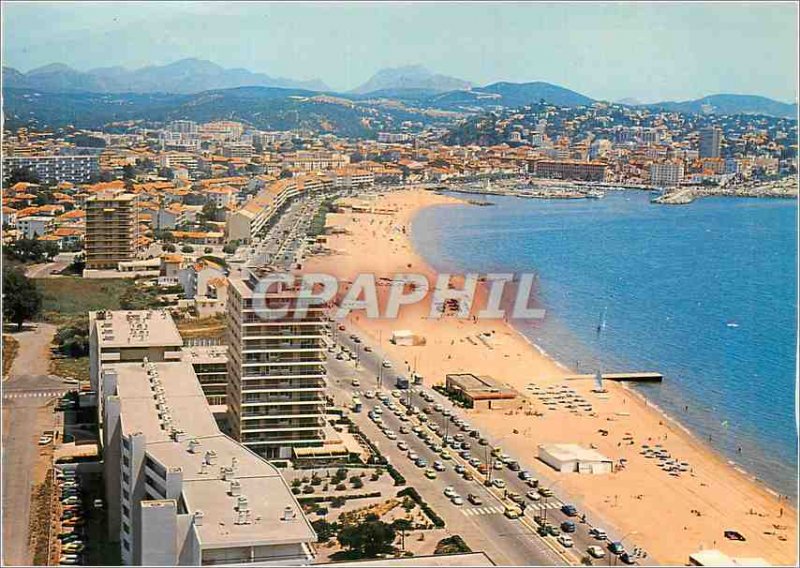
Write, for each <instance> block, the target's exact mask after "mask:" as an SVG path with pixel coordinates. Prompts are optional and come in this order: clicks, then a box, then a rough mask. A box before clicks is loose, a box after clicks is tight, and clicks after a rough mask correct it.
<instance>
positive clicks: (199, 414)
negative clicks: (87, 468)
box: [105, 361, 316, 548]
mask: <svg viewBox="0 0 800 568" xmlns="http://www.w3.org/2000/svg"><path fill="white" fill-rule="evenodd" d="M105 370H113V371H116V373H117V396H118V397H119V399H120V420H121V424H122V431H123V433H125V435H130V434H132V433H136V432H141V433H142V434H144V436H145V440H146V443H147V446H146V452H147V454H148V455H149V456H150V457H151V458H152V459H154V460H156V461H157V462H159V463H161V465H163V466H164V467H165V468H166V469H167V470H168V471H175V470H180V471H181V472H182V474H183V484H182V498H183V501H184V503H185V504H186V508H187V511H188V513H189V514H192V515H193V514H195V513H197V512H202V514H203V521H202V524H201V525H200V526H197V525H195V527H194V530H195V531H196V532H197V535H198V539H199V541H200V543H201V545H202V546H203V547H205V548H218V547H233V546H256V545H259V544H282V543H286V544H291V543H297V542H313V541H315V540H316V534H315V533H314V530H313V529H312V528H311V525H310V523H309V522H308V520H307V519H306V517H305V515H304V514H303V512H302V509H301V508H300V505H299V503H298V502H297V500H296V499H295V497H294V496H293V495H292V493H291V490H290V488H289V485H288V484H287V483H286V481H285V480H284V478H283V476H281V474H280V472H279V471H278V470H277V469H276V468H275V467H274V466H272V465H271V464H269V463H268V462H266V461H264V460H263V459H261V458H260V457H259V456H257V455H256V454H254V453H253V452H251V451H250V450H248V449H247V448H245V447H244V446H242V445H240V444H238V443H237V442H235V441H234V440H232V439H231V438H229V437H228V436H226V435H225V434H223V433H222V432H220V430H219V428H218V427H217V424H216V421H215V420H214V417H213V415H212V413H211V409H210V407H209V406H208V404H207V403H206V399H205V395H204V394H203V391H202V389H201V387H200V383H199V382H198V380H197V376H196V375H195V373H194V370H193V369H192V365H191V364H190V363H189V362H187V361H180V362H169V363H147V364H145V363H141V362H139V363H113V364H110V365H106V366H105ZM159 395H160V397H159ZM157 404H160V405H161V406H162V408H161V409H160V414H159V409H158V408H157V406H156V405H157ZM166 416H168V417H169V421H167V420H166V419H165V417H166ZM174 430H177V431H178V432H179V433H178V434H177V435H174ZM209 462H210V463H209ZM229 468H232V470H233V473H232V474H231V473H229V472H228V471H227V470H228V469H229ZM226 477H227V478H228V479H225V478H226ZM234 482H236V483H234ZM236 484H238V485H237V487H236V491H235V493H237V495H233V494H232V493H234V491H233V487H234V485H236ZM240 496H242V497H245V498H246V503H247V509H248V510H249V511H250V512H249V514H248V515H247V516H246V517H245V518H242V516H241V515H240V514H239V513H238V511H237V510H236V508H235V507H236V506H237V505H239V502H240Z"/></svg>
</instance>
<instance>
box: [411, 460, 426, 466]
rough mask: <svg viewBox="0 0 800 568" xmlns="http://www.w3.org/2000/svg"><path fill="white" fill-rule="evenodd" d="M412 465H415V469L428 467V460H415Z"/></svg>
mask: <svg viewBox="0 0 800 568" xmlns="http://www.w3.org/2000/svg"><path fill="white" fill-rule="evenodd" d="M414 463H415V464H417V467H428V460H426V459H425V458H417V459H416V460H415V461H414Z"/></svg>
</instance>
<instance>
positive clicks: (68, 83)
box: [3, 59, 328, 93]
mask: <svg viewBox="0 0 800 568" xmlns="http://www.w3.org/2000/svg"><path fill="white" fill-rule="evenodd" d="M3 84H4V86H6V87H11V88H27V89H39V90H42V91H49V92H77V91H82V92H87V91H88V92H92V93H199V92H203V91H209V90H213V89H229V88H234V87H241V86H264V87H282V88H298V89H310V90H315V91H325V90H328V87H327V86H326V85H325V84H324V83H323V82H321V81H319V80H313V81H297V80H293V79H285V78H282V77H271V76H269V75H265V74H264V73H253V72H251V71H248V70H247V69H226V68H224V67H221V66H219V65H217V64H216V63H212V62H211V61H206V60H202V59H182V60H180V61H176V62H174V63H170V64H168V65H151V66H148V67H142V68H140V69H134V70H129V69H125V68H124V67H102V68H98V69H91V70H89V71H86V72H83V71H77V70H75V69H72V68H71V67H69V66H67V65H64V64H62V63H53V64H50V65H46V66H44V67H39V68H37V69H33V70H31V71H28V72H27V73H20V72H19V71H18V70H16V69H13V68H11V67H3Z"/></svg>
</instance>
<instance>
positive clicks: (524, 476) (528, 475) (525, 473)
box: [517, 469, 533, 481]
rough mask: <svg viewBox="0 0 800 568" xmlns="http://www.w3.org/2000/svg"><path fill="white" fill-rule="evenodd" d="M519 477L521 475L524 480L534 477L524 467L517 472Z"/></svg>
mask: <svg viewBox="0 0 800 568" xmlns="http://www.w3.org/2000/svg"><path fill="white" fill-rule="evenodd" d="M517 477H519V478H520V479H521V480H522V481H528V480H529V479H533V476H532V475H531V472H530V471H528V470H527V469H523V470H522V471H520V472H519V473H518V474H517Z"/></svg>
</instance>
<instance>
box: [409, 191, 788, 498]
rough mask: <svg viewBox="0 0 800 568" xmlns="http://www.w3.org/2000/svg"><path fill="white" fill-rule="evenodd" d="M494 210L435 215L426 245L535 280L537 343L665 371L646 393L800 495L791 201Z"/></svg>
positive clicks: (420, 233)
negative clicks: (539, 311)
mask: <svg viewBox="0 0 800 568" xmlns="http://www.w3.org/2000/svg"><path fill="white" fill-rule="evenodd" d="M489 200H490V201H491V202H492V203H494V204H495V206H494V207H475V206H469V205H463V206H461V205H459V206H442V207H433V208H429V209H425V210H423V211H422V212H420V214H419V215H418V216H417V217H416V218H415V220H414V223H413V226H412V239H413V241H414V244H415V246H416V247H417V249H418V250H419V251H420V252H421V253H422V254H423V255H424V256H425V257H426V258H427V260H428V261H429V262H430V263H431V264H432V265H433V266H434V267H435V268H437V269H439V270H441V271H454V272H455V271H460V272H464V271H473V272H475V271H480V272H488V271H506V272H524V271H534V272H536V273H537V274H538V277H539V290H538V297H539V300H540V301H541V302H542V304H543V306H544V307H545V308H546V309H547V313H548V315H547V318H546V319H545V320H544V321H542V322H537V323H536V324H535V325H533V324H531V323H530V322H528V323H526V324H524V325H518V327H519V328H520V330H521V331H522V332H523V333H525V334H526V335H527V336H528V337H529V338H530V339H532V340H533V341H534V342H536V343H537V344H538V345H540V346H541V347H542V348H543V349H544V350H545V351H547V352H548V353H549V354H551V355H552V356H554V357H555V358H556V359H558V360H559V361H562V362H563V363H565V364H567V365H569V366H571V367H573V366H576V365H578V366H579V367H580V368H582V369H583V370H585V371H586V372H589V371H593V369H594V368H596V366H597V365H602V368H603V369H604V371H607V372H613V371H620V372H622V371H632V370H641V371H660V372H662V373H664V376H665V381H664V382H663V383H662V384H661V385H652V386H639V387H637V388H638V389H639V390H640V392H642V393H643V394H645V396H647V397H648V398H649V399H650V400H652V401H653V402H655V403H656V404H658V405H659V406H660V407H661V408H662V409H664V411H666V412H667V413H668V414H670V415H671V416H674V417H675V418H677V419H678V420H679V421H680V422H681V423H683V424H684V425H686V426H687V427H689V429H690V430H692V431H693V432H694V433H695V434H696V435H697V436H698V437H702V438H705V439H706V440H708V439H709V436H710V439H711V444H712V445H713V446H714V447H716V448H717V449H719V450H721V451H722V452H724V453H725V454H726V455H727V456H728V457H729V459H731V460H734V461H736V462H737V463H739V464H741V465H742V466H743V467H744V468H745V469H747V470H748V471H750V472H752V473H753V474H755V475H757V476H758V477H759V478H761V479H763V480H764V481H765V482H766V483H768V484H769V485H770V486H772V487H773V488H775V489H776V490H777V491H779V492H781V493H784V494H790V495H794V494H795V493H796V490H795V483H796V479H797V477H796V472H797V430H796V427H795V423H796V421H795V396H796V394H795V364H796V361H795V349H796V339H797V330H796V314H797V296H796V289H797V277H796V273H797V266H796V257H797V244H796V242H797V234H796V224H797V219H796V215H797V207H796V204H795V202H794V201H789V200H757V199H734V198H714V199H703V200H700V201H697V202H695V203H693V204H691V205H686V206H672V207H669V206H658V205H652V204H650V203H649V196H648V195H647V194H646V193H640V192H614V193H609V194H607V196H606V198H605V199H600V200H578V201H545V200H535V199H517V198H513V197H491V198H490V199H489ZM604 310H605V311H606V322H607V323H606V328H605V331H604V332H603V334H602V337H601V338H600V339H599V340H598V339H597V337H596V335H597V334H596V329H597V326H598V323H599V320H600V318H601V314H602V313H603V311H604ZM729 324H731V325H729ZM734 325H737V326H738V327H734ZM686 406H688V407H689V409H688V411H687V410H686V409H685V407H686ZM739 448H741V453H740V452H739Z"/></svg>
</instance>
